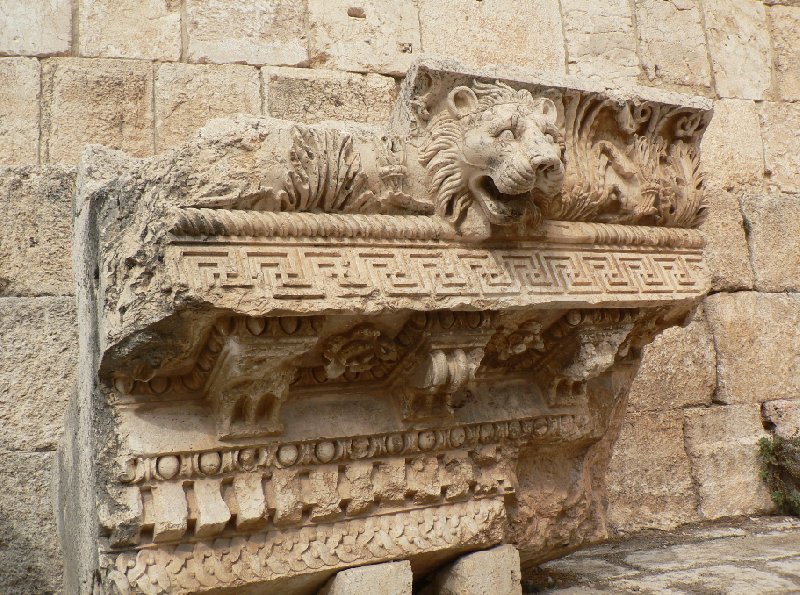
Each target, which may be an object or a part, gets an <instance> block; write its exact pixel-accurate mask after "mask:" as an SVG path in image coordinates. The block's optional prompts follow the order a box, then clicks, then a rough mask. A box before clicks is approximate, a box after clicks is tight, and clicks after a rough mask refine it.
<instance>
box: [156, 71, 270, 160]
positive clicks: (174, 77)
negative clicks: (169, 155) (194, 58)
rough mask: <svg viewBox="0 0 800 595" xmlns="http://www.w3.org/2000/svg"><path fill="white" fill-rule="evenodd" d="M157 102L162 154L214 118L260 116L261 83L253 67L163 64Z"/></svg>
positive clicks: (157, 72)
mask: <svg viewBox="0 0 800 595" xmlns="http://www.w3.org/2000/svg"><path fill="white" fill-rule="evenodd" d="M155 98H156V101H155V109H156V150H157V151H163V150H165V149H169V148H172V147H174V146H175V145H178V144H180V143H181V142H184V141H186V140H187V139H188V138H189V137H190V136H191V135H193V134H194V133H196V132H197V130H199V129H200V128H202V127H203V126H204V125H205V124H206V123H207V122H208V121H209V120H211V119H213V118H221V117H223V116H232V115H234V114H239V113H243V114H259V113H261V80H260V77H259V73H258V69H257V68H255V67H253V66H240V65H236V64H222V65H216V64H161V65H160V66H159V67H158V70H157V71H156V79H155Z"/></svg>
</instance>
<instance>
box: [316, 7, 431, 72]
mask: <svg viewBox="0 0 800 595" xmlns="http://www.w3.org/2000/svg"><path fill="white" fill-rule="evenodd" d="M308 24H309V48H310V49H309V53H310V61H311V64H312V65H313V66H314V67H323V68H335V69H338V70H348V71H352V72H379V73H381V74H392V75H404V74H405V72H406V70H408V68H409V66H411V63H412V62H413V61H414V59H415V58H416V56H417V54H419V53H420V49H421V43H420V34H419V14H418V12H417V5H416V2H414V0H373V1H372V2H369V3H365V4H363V5H361V4H357V3H356V4H354V3H353V2H349V1H345V0H309V3H308Z"/></svg>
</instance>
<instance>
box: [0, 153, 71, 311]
mask: <svg viewBox="0 0 800 595" xmlns="http://www.w3.org/2000/svg"><path fill="white" fill-rule="evenodd" d="M74 193H75V170H74V169H73V168H70V167H63V166H45V167H41V168H37V167H35V166H27V167H9V168H0V229H3V230H4V233H3V234H2V235H0V296H34V295H67V294H73V293H74V292H75V288H74V285H73V280H72V257H71V254H72V248H71V244H72V224H71V220H72V197H73V195H74Z"/></svg>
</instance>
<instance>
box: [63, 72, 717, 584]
mask: <svg viewBox="0 0 800 595" xmlns="http://www.w3.org/2000/svg"><path fill="white" fill-rule="evenodd" d="M710 115H711V112H710V103H709V102H708V101H707V100H704V99H702V98H694V97H685V96H680V95H677V94H672V93H668V92H661V91H658V90H652V89H650V90H648V89H630V90H626V91H625V92H624V93H623V92H621V91H619V92H617V91H614V90H611V89H607V88H601V87H597V86H593V85H583V86H581V85H579V84H577V83H576V82H575V81H572V80H571V79H570V81H561V82H553V81H549V82H548V81H541V80H537V79H535V78H533V77H530V76H529V75H526V74H524V73H519V72H509V73H507V74H505V75H503V73H502V72H501V69H499V68H498V69H493V70H492V71H471V70H469V69H465V68H463V67H460V66H457V65H455V64H454V63H449V62H434V61H423V62H420V63H418V64H417V65H415V66H414V67H413V68H412V69H411V70H410V71H409V73H408V76H407V77H406V78H405V80H404V82H403V85H402V88H401V91H400V94H399V97H398V102H397V106H396V109H395V111H394V113H393V115H392V118H391V120H390V121H389V122H387V123H385V125H363V124H356V123H352V122H325V123H319V124H314V125H307V124H302V123H298V122H288V121H282V120H275V119H271V118H256V117H237V118H235V119H232V120H230V121H217V122H215V123H214V124H213V125H210V126H209V127H208V128H206V129H205V130H204V131H203V132H202V133H201V134H200V135H199V136H198V137H197V138H196V139H195V140H194V141H192V142H191V143H188V144H186V145H184V146H182V147H179V148H177V149H175V150H174V151H172V152H170V153H166V154H164V155H157V156H154V157H151V158H147V159H144V160H139V159H129V158H127V157H125V156H124V155H121V154H120V153H118V152H109V151H104V150H102V149H99V148H95V149H93V150H92V151H88V152H87V153H86V157H85V158H84V159H85V160H84V162H82V164H81V166H80V168H81V172H82V173H81V174H80V175H79V176H78V179H79V187H78V191H77V196H76V203H75V204H76V208H75V213H76V220H75V222H74V228H75V230H76V233H75V247H74V248H75V250H74V254H75V272H76V278H77V281H78V285H77V287H78V292H77V293H78V311H79V312H80V317H81V320H80V321H79V325H78V326H79V329H80V349H81V357H80V359H79V361H80V370H79V374H78V378H79V386H78V390H77V392H76V397H75V399H76V403H74V404H73V406H72V407H71V409H70V417H69V419H70V421H69V423H68V425H69V428H68V431H67V432H66V437H65V441H66V445H65V448H64V449H63V452H62V456H61V461H60V466H61V469H62V470H61V478H62V479H61V482H60V489H61V490H62V494H61V496H60V497H61V501H60V504H59V507H58V509H59V511H60V512H63V519H62V521H63V522H62V524H63V527H64V532H63V534H64V539H63V542H64V550H65V552H66V556H67V564H66V568H67V580H68V584H69V590H70V592H72V591H74V592H76V593H93V594H95V593H122V594H128V593H204V592H221V591H225V592H228V591H231V592H232V591H238V590H239V589H242V590H244V591H245V592H251V591H253V592H254V591H255V590H259V589H263V590H264V591H265V592H280V593H286V595H313V594H314V593H316V592H317V591H318V589H319V588H320V587H321V585H322V582H324V580H326V579H327V578H328V577H329V576H330V575H331V574H332V573H334V572H336V571H338V570H342V569H344V568H348V567H351V566H357V565H364V564H375V563H379V562H384V561H389V560H402V559H410V560H412V562H413V566H412V567H413V569H414V572H415V573H416V574H417V575H418V576H416V577H415V580H416V579H418V578H420V577H421V576H422V575H424V574H425V573H428V572H431V571H433V570H435V569H436V567H438V566H441V565H442V564H444V563H446V562H448V561H450V560H452V559H453V558H454V557H455V556H457V555H460V554H461V553H463V552H465V551H469V550H474V549H482V548H487V547H491V546H493V545H496V544H498V543H513V544H514V545H515V546H516V547H517V548H518V550H519V551H520V555H521V558H522V560H523V561H524V563H526V564H530V563H534V562H536V561H538V560H544V559H546V558H547V557H548V556H552V555H554V553H555V552H557V551H559V548H563V547H567V548H574V547H577V546H578V545H580V544H581V543H582V542H584V541H585V540H590V539H596V538H598V537H599V536H601V535H602V534H603V531H604V524H603V523H604V517H603V514H602V511H601V510H600V508H599V506H600V505H599V503H601V502H603V501H604V494H603V491H604V489H605V487H604V482H603V475H604V471H605V468H606V466H607V464H608V460H609V457H610V452H611V450H610V449H611V446H612V445H613V442H614V439H615V436H614V432H616V431H617V430H616V429H617V428H619V427H620V426H621V422H620V416H622V415H624V409H625V399H626V394H627V391H628V389H629V387H630V386H631V383H632V380H633V377H634V375H635V373H636V369H637V366H638V363H639V361H640V358H641V350H642V348H643V347H644V346H645V345H646V344H647V343H649V342H650V341H651V340H652V339H653V338H654V337H655V336H656V335H657V334H658V333H659V332H660V331H662V330H663V329H665V328H667V327H669V326H672V325H676V324H682V323H683V322H684V321H685V320H686V319H687V315H688V314H689V313H690V312H691V311H692V309H693V307H694V306H695V305H696V304H697V303H699V301H700V300H701V299H702V297H703V295H704V294H705V293H706V292H707V291H708V289H709V286H710V282H709V275H708V271H707V269H706V267H705V263H704V261H703V252H702V250H703V246H704V240H703V236H702V234H701V232H700V231H698V230H697V229H696V228H697V227H698V225H699V224H700V223H701V221H702V220H703V218H704V217H705V215H706V211H707V204H706V199H705V196H704V179H703V173H702V170H701V168H700V158H699V145H700V141H701V138H702V135H703V132H704V130H705V128H706V127H707V125H708V123H709V121H710ZM565 536H567V537H565ZM85 552H90V555H89V556H86V555H85Z"/></svg>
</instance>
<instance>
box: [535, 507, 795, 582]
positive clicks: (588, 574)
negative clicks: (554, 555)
mask: <svg viewBox="0 0 800 595" xmlns="http://www.w3.org/2000/svg"><path fill="white" fill-rule="evenodd" d="M523 586H524V591H525V593H548V594H559V595H584V594H589V593H639V594H645V593H669V594H672V593H675V594H678V593H691V594H692V595H695V594H699V595H712V594H720V593H725V594H728V593H743V594H747V595H755V594H758V595H761V594H766V593H800V519H797V518H793V517H760V518H744V519H736V520H730V519H729V520H728V521H727V522H715V523H710V524H701V525H691V526H686V527H683V528H681V529H679V530H677V531H674V532H647V533H642V534H638V535H637V536H636V537H634V538H630V539H626V540H620V541H615V542H609V543H604V544H601V545H598V546H594V547H591V548H587V549H585V550H581V551H578V552H575V553H573V554H571V555H569V556H566V557H564V558H561V559H559V560H553V561H551V562H547V563H546V564H543V565H542V566H541V567H540V568H539V570H538V572H536V573H535V574H534V575H532V576H528V577H527V580H526V581H525V582H524V585H523Z"/></svg>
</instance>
